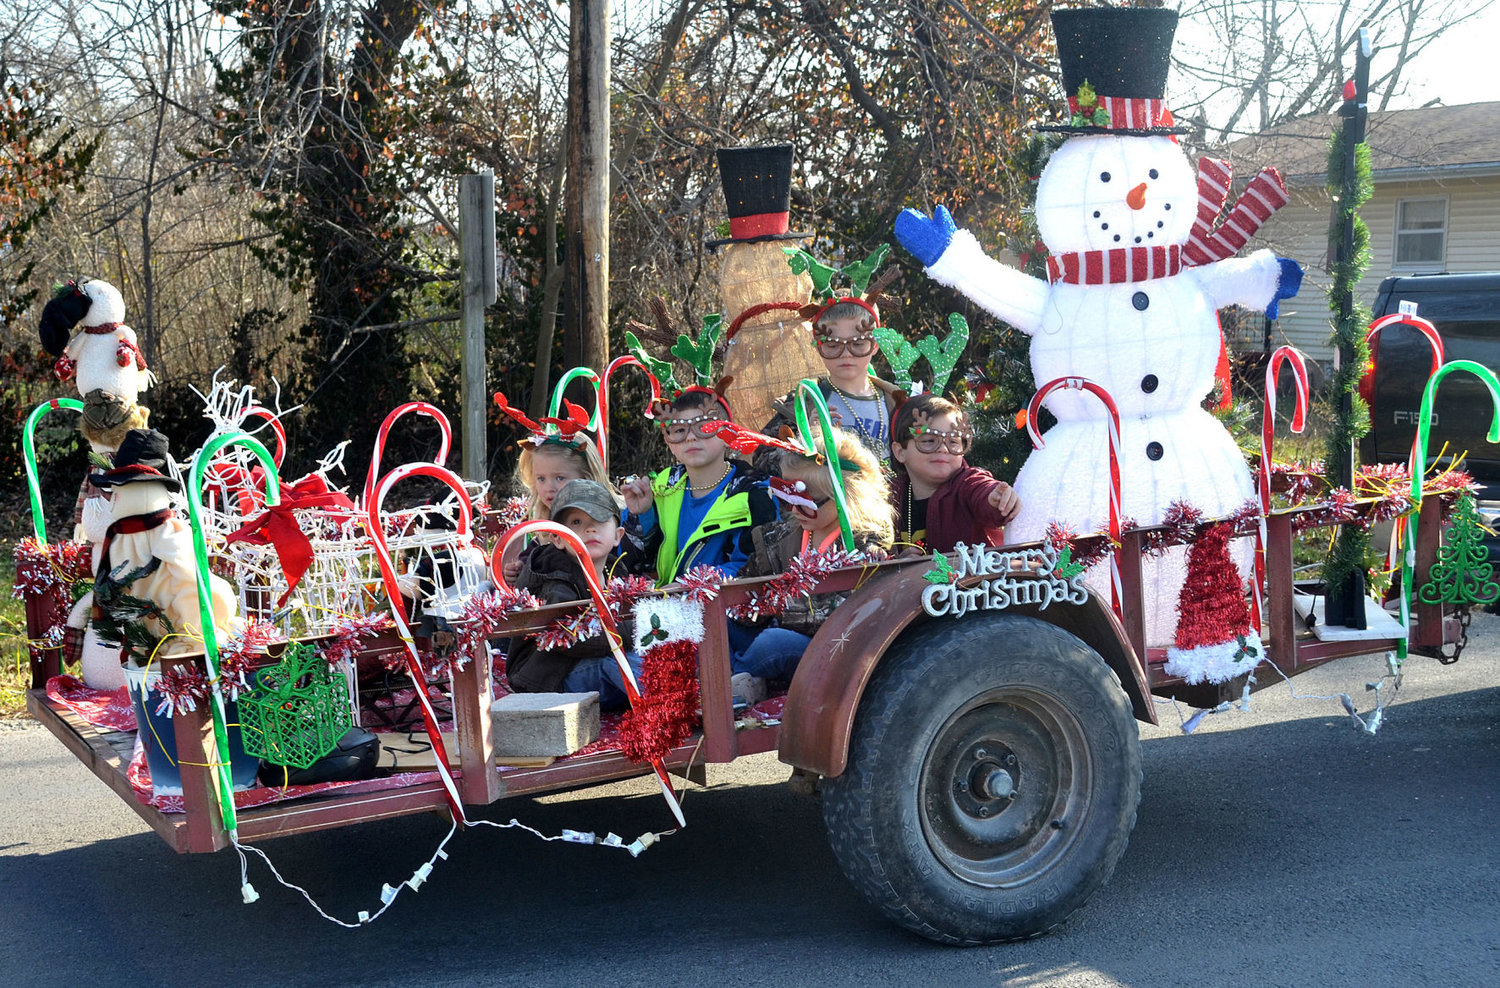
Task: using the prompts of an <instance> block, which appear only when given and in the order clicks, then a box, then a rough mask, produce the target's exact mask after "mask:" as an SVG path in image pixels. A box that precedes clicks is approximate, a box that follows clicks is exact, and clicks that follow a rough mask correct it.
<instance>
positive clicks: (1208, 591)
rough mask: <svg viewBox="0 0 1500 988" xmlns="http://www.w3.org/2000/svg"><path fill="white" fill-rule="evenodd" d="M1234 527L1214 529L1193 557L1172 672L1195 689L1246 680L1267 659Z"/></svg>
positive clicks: (1170, 651) (1173, 647) (1181, 605)
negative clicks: (1233, 543) (1236, 555)
mask: <svg viewBox="0 0 1500 988" xmlns="http://www.w3.org/2000/svg"><path fill="white" fill-rule="evenodd" d="M1233 534H1234V525H1233V524H1231V523H1229V522H1222V523H1220V524H1216V525H1210V526H1208V527H1207V528H1206V529H1204V530H1203V532H1202V533H1201V534H1200V535H1199V536H1198V540H1197V541H1196V542H1194V543H1193V545H1192V548H1191V549H1190V550H1189V551H1188V565H1187V579H1186V580H1184V581H1183V584H1182V596H1181V598H1180V603H1179V605H1178V617H1177V632H1176V638H1175V640H1174V642H1173V644H1172V645H1171V646H1170V647H1168V649H1167V665H1166V672H1167V674H1168V675H1170V676H1181V677H1182V678H1183V679H1184V680H1186V681H1187V682H1188V683H1189V684H1190V685H1191V684H1195V683H1222V682H1227V681H1228V680H1231V679H1234V678H1235V677H1236V676H1242V675H1244V674H1245V673H1247V672H1249V671H1250V670H1252V669H1254V668H1255V666H1256V665H1257V664H1258V663H1259V662H1260V660H1261V659H1263V658H1265V647H1264V646H1263V645H1262V644H1261V641H1260V632H1259V630H1258V629H1257V628H1256V627H1255V626H1254V625H1253V624H1252V623H1251V620H1250V608H1249V606H1248V605H1247V604H1246V603H1245V588H1244V585H1243V583H1242V582H1241V579H1240V574H1239V570H1237V569H1236V568H1235V565H1234V562H1233V561H1232V560H1231V559H1230V558H1229V538H1230V536H1231V535H1233Z"/></svg>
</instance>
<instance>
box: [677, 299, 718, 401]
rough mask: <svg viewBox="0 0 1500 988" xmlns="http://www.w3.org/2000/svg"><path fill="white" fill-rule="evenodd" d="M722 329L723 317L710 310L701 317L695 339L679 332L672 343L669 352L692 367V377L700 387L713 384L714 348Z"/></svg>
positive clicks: (716, 346)
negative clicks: (700, 330)
mask: <svg viewBox="0 0 1500 988" xmlns="http://www.w3.org/2000/svg"><path fill="white" fill-rule="evenodd" d="M723 331H724V317H723V316H721V315H719V314H718V313H717V312H711V313H709V314H708V315H706V316H704V317H703V332H701V333H699V334H698V338H697V339H696V340H695V339H693V338H692V337H691V336H689V335H688V334H687V333H679V334H678V335H677V342H676V343H673V344H672V350H671V354H672V356H674V357H676V358H677V359H679V360H681V361H683V362H684V363H686V364H687V365H688V366H689V367H691V368H692V369H693V377H694V379H695V380H696V382H697V383H698V385H699V386H700V387H705V388H711V387H713V386H714V373H713V361H714V350H716V349H717V348H718V346H719V335H720V334H721V333H722V332H723Z"/></svg>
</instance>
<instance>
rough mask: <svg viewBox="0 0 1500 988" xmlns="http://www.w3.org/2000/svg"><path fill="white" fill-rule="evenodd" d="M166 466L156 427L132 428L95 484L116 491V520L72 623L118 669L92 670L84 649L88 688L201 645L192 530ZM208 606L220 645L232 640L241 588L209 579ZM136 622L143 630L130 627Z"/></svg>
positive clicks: (164, 441) (162, 441) (103, 542)
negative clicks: (175, 500)
mask: <svg viewBox="0 0 1500 988" xmlns="http://www.w3.org/2000/svg"><path fill="white" fill-rule="evenodd" d="M166 468H167V438H166V436H163V435H162V434H161V433H160V432H157V431H156V430H154V429H132V430H131V431H130V432H128V433H127V434H126V435H125V438H124V439H123V440H122V441H121V443H120V449H119V452H118V453H116V454H115V461H114V466H113V467H112V468H111V469H109V470H105V471H103V472H101V473H96V474H94V475H93V476H92V477H91V478H90V480H91V481H92V482H93V484H94V486H96V487H98V488H99V489H101V490H105V491H109V492H110V502H111V509H112V510H111V521H110V523H109V527H108V528H107V529H106V530H105V534H104V538H103V539H102V540H101V542H100V543H99V546H98V553H99V561H98V563H97V565H98V570H97V575H96V578H95V581H94V590H93V591H91V592H89V593H87V594H84V595H83V597H81V598H79V600H78V603H77V604H75V605H74V607H73V611H72V613H71V614H70V615H69V617H68V624H69V626H70V627H75V628H82V627H85V626H86V625H87V627H88V629H89V630H88V635H89V636H92V637H93V638H95V639H96V640H99V641H101V642H102V643H103V644H104V645H105V646H106V647H107V648H109V649H110V650H111V653H110V654H111V655H112V658H113V662H114V665H115V669H114V670H107V669H102V668H91V667H90V665H89V664H88V661H87V660H88V659H89V655H90V653H89V651H88V650H85V665H84V669H83V673H84V682H85V683H86V684H87V685H89V686H93V687H94V688H96V689H115V688H118V686H120V685H123V675H122V676H121V677H120V678H121V682H119V683H116V682H114V681H113V680H114V676H112V675H111V672H117V671H118V667H119V664H120V662H121V661H122V660H123V659H130V660H132V661H134V662H135V664H136V665H138V666H139V665H145V664H147V662H149V660H150V658H151V656H152V653H156V654H164V655H170V654H172V653H174V652H190V651H193V650H195V649H199V648H201V647H202V645H201V641H202V637H203V636H202V620H201V612H200V609H199V604H198V575H197V574H198V568H197V557H196V554H195V552H194V549H193V535H192V530H191V529H190V528H189V527H188V523H187V522H186V521H184V520H183V519H182V518H181V517H180V516H179V515H178V514H177V512H176V511H175V510H174V509H173V504H172V495H173V494H174V493H176V492H178V491H180V490H181V489H182V485H181V483H180V482H179V481H177V480H176V478H174V477H172V476H170V475H169V474H167V473H166V472H165V471H166ZM209 600H210V604H211V609H212V614H213V624H214V629H215V631H216V632H217V633H218V634H219V636H220V638H221V639H222V638H224V637H227V636H228V635H229V634H230V632H231V631H232V630H233V629H232V628H231V621H232V620H233V619H234V617H235V612H236V609H237V607H236V600H235V595H234V590H233V588H232V587H231V586H230V585H229V584H228V582H226V581H225V580H223V579H222V578H220V577H218V576H214V575H210V576H209ZM127 605H128V606H127ZM145 605H149V606H145ZM129 624H138V625H139V626H140V628H139V630H138V631H132V630H130V629H128V628H126V627H124V626H125V625H129ZM101 632H103V634H101ZM86 640H87V639H86ZM158 640H160V651H159V652H157V650H156V647H155V645H154V644H152V645H151V646H150V648H149V650H148V649H147V648H146V647H144V646H142V645H141V644H140V643H141V642H151V643H155V642H157V641H158ZM122 646H123V655H122Z"/></svg>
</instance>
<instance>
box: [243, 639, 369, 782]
mask: <svg viewBox="0 0 1500 988" xmlns="http://www.w3.org/2000/svg"><path fill="white" fill-rule="evenodd" d="M239 702H240V730H241V732H242V734H243V736H244V739H245V750H246V751H247V752H249V753H250V754H252V755H254V756H256V757H257V758H260V759H262V760H263V761H267V762H270V763H271V764H273V765H285V766H288V767H289V768H307V767H308V766H309V765H311V764H312V763H313V762H315V761H317V760H318V759H319V758H322V757H323V756H324V755H326V754H328V753H329V752H330V751H332V750H333V749H334V748H335V747H337V745H338V743H339V738H341V737H343V736H344V734H345V733H346V732H347V731H348V730H349V727H350V717H349V685H348V683H347V682H346V681H345V679H344V677H343V676H342V675H341V674H340V673H339V672H338V671H337V670H335V669H333V668H332V667H330V666H329V665H328V663H327V662H326V661H325V660H324V659H323V658H322V656H320V655H318V654H317V653H316V652H314V651H313V647H312V646H311V645H307V644H304V643H302V642H292V643H291V644H290V645H288V646H287V649H286V652H285V654H283V655H282V657H281V661H280V662H278V663H277V664H276V665H274V666H267V667H266V668H264V669H261V670H259V671H257V672H256V674H255V688H254V689H253V690H251V691H250V692H249V693H247V694H245V695H244V696H242V697H240V701H239Z"/></svg>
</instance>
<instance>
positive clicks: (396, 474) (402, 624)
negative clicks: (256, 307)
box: [365, 402, 471, 823]
mask: <svg viewBox="0 0 1500 988" xmlns="http://www.w3.org/2000/svg"><path fill="white" fill-rule="evenodd" d="M411 404H412V405H413V406H417V405H421V402H412V403H411ZM402 407H403V408H405V407H407V406H402ZM428 408H432V406H431V405H427V406H424V408H422V409H419V410H422V411H424V413H426V414H431V413H430V412H425V409H428ZM400 411H401V409H397V411H396V412H395V413H392V416H391V417H390V418H387V419H386V422H387V424H389V423H390V422H391V421H392V419H393V418H394V417H395V415H396V414H397V413H399V412H400ZM433 411H436V409H433ZM441 415H442V413H441V412H438V414H437V415H436V416H433V417H434V418H438V419H439V421H440V422H442V424H443V426H444V435H446V434H447V431H446V427H447V420H446V419H443V418H441ZM384 438H385V433H384V430H383V429H382V432H381V439H382V440H383V439H384ZM377 448H378V447H377ZM443 454H444V457H445V458H446V456H447V445H446V443H445V444H444V448H443ZM408 477H432V478H434V479H436V480H440V481H442V482H443V483H444V484H446V485H447V486H448V487H449V488H451V489H452V490H453V492H454V493H455V494H457V495H458V536H459V537H460V538H464V537H467V536H468V535H469V523H470V521H471V519H470V516H469V495H468V492H466V491H465V490H464V482H463V481H462V480H461V479H459V477H458V476H456V475H455V474H454V473H453V471H451V470H448V469H447V468H445V467H442V466H439V465H438V464H436V463H405V464H402V465H401V466H399V467H397V468H396V469H394V470H392V471H391V472H390V473H388V474H386V475H385V476H384V477H381V478H380V481H379V482H378V483H377V484H375V487H374V490H373V496H372V497H371V498H370V499H369V500H368V501H367V502H366V503H365V511H366V512H367V524H368V525H369V532H370V540H371V541H372V542H373V543H374V544H375V559H376V561H377V562H379V563H380V578H381V580H382V581H383V582H384V584H385V594H386V597H387V598H388V599H389V600H390V605H391V617H392V618H393V619H394V620H395V622H396V630H397V633H398V634H400V636H401V641H402V643H403V644H405V645H406V674H407V676H408V677H410V678H411V682H412V685H413V686H415V687H416V690H417V701H418V702H419V703H420V704H421V707H422V723H423V726H425V727H426V728H427V737H428V740H430V741H431V742H432V753H433V756H434V757H435V758H436V759H437V770H438V777H439V778H440V779H441V780H442V783H443V788H444V789H445V790H446V791H447V795H448V808H449V809H451V810H452V811H453V819H454V820H456V821H458V822H459V823H467V822H468V818H467V817H466V816H465V815H464V804H463V799H462V797H460V796H459V794H458V784H457V783H456V782H454V781H453V773H452V772H451V771H450V770H449V768H448V749H447V747H446V746H445V745H444V744H443V735H442V732H441V730H440V728H439V727H438V720H437V711H436V710H434V709H433V708H432V700H431V698H430V697H428V695H427V676H426V674H425V673H424V672H423V671H422V660H421V657H420V656H418V655H417V643H416V640H415V639H414V638H413V637H412V633H411V626H410V625H409V624H407V621H406V608H405V607H403V606H402V603H401V586H400V584H399V583H398V582H397V580H396V565H395V562H394V560H392V558H391V549H390V545H389V544H388V543H387V542H386V536H385V525H384V523H383V520H382V518H381V505H382V504H383V503H384V501H385V495H386V493H387V492H388V491H390V489H391V488H392V487H394V486H395V485H396V484H398V483H400V482H401V481H403V480H405V479H407V478H408Z"/></svg>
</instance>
